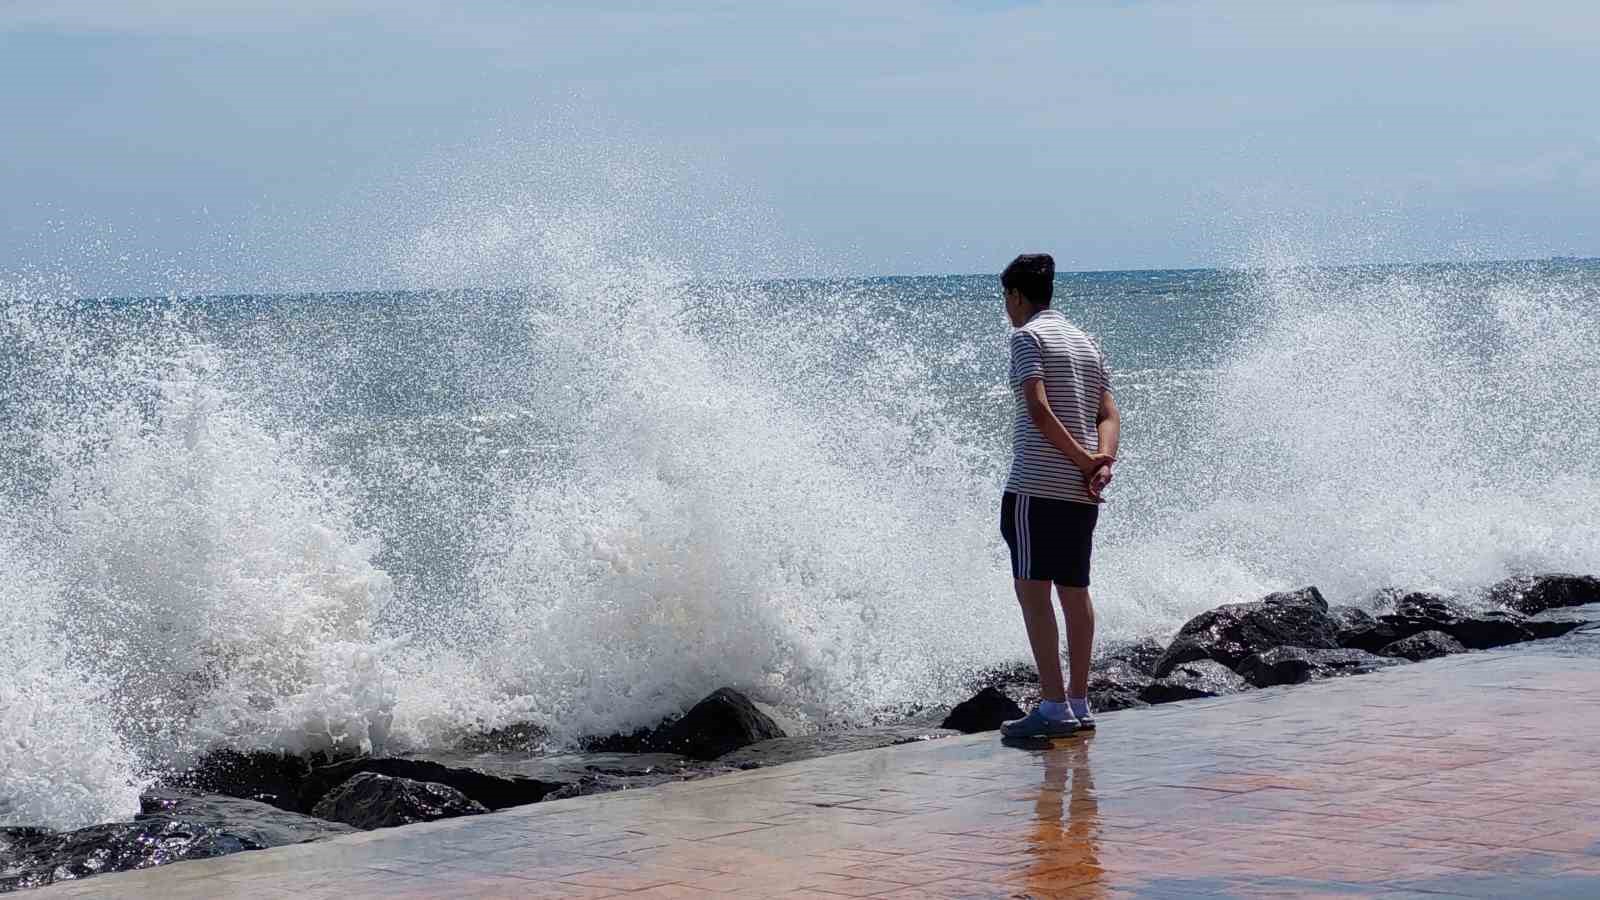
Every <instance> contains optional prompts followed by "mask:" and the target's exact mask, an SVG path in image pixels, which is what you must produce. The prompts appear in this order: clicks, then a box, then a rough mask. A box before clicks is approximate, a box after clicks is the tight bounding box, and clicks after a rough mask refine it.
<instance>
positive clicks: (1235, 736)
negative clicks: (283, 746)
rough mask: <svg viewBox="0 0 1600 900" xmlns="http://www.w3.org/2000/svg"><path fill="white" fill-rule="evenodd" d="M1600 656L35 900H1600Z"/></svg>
mask: <svg viewBox="0 0 1600 900" xmlns="http://www.w3.org/2000/svg"><path fill="white" fill-rule="evenodd" d="M1597 763H1600V663H1597V661H1596V660H1594V659H1583V658H1573V657H1566V656H1560V655H1551V654H1547V653H1527V652H1503V653H1478V654H1469V655H1465V656H1458V657H1452V658H1448V659H1443V660H1437V661H1434V662H1430V663H1423V664H1420V665H1415V666H1404V667H1401V668H1398V669H1394V670H1389V671H1386V672H1382V673H1379V674H1375V675H1369V676H1363V677H1359V678H1350V679H1343V680H1339V681H1333V682H1324V683H1320V684H1314V685H1306V686H1301V687H1297V688H1290V689H1275V690H1268V691H1258V692H1253V693H1248V694H1242V695H1239V696H1237V697H1231V698H1225V699H1220V700H1208V701H1196V702H1189V703H1181V704H1173V705H1168V706H1161V707H1156V708H1153V709H1145V710H1136V711H1129V712H1123V713H1115V714H1111V715H1106V716H1103V717H1102V719H1101V728H1100V731H1099V733H1098V734H1093V735H1087V736H1081V737H1074V738H1070V739H1065V740H1061V741H1058V742H1056V743H1055V744H1054V745H1052V746H1041V747H1031V748H1026V747H1024V748H1016V747H1006V746H1002V745H1001V744H1000V742H999V740H998V739H997V738H996V736H994V735H992V734H990V735H977V736H973V737H970V738H959V739H947V740H940V741H931V742H927V743H922V744H915V745H908V746H903V747H895V748H890V749H885V750H871V751H865V752H861V753H853V754H847V755H843V756H835V757H830V758H826V759H819V760H812V761H808V762H803V763H797V764H794V765H789V766H782V767H777V768H772V769H761V770H754V771H750V772H745V773H740V774H737V775H732V776H728V777H723V778H717V779H712V780H707V781H700V782H692V783H686V784H676V785H670V786H667V787H663V788H658V789H651V790H647V791H635V792H627V793H623V794H611V795H604V796H598V797H587V798H581V799H576V800H564V801H558V802H553V803H546V804H539V805H535V806H528V807H522V808H518V809H512V810H506V811H503V812H499V813H495V814H492V815H486V816H479V817H475V818H470V819H456V820H452V821H446V822H436V823H432V824H428V825H419V826H413V827H409V828H402V829H390V830H385V831H378V832H368V833H365V834H361V835H353V836H350V837H348V838H341V839H337V840H332V841H327V842H322V843H316V844H305V845H299V846H295V847H288V848H281V849H277V850H269V851H262V852H255V853H243V854H238V855H235V856H229V857H224V858H221V859H216V860H206V861H201V862H188V863H179V864H176V865H171V866H166V867H162V868H159V869H151V870H146V871H143V872H134V873H123V874H117V875H106V876H100V877H97V878H91V879H87V880H85V881H82V882H78V883H75V884H63V885H58V886H54V887H50V888H44V889H41V890H38V891H31V892H28V893H27V894H26V895H24V896H27V897H29V898H30V900H54V898H58V897H67V896H77V897H119V898H122V897H155V898H161V900H185V898H226V897H271V898H297V900H319V898H337V900H346V898H360V897H390V898H400V897H416V898H422V897H507V898H523V897H535V898H536V897H572V898H594V897H615V896H625V897H629V898H640V900H643V898H672V897H694V898H701V897H713V898H714V897H721V896H732V897H787V898H818V900H820V898H829V900H838V898H839V897H841V896H843V897H880V898H908V897H1204V896H1212V895H1220V896H1236V897H1258V896H1297V897H1307V896H1352V895H1354V896H1384V897H1389V896H1397V897H1398V896H1418V897H1438V896H1441V895H1443V896H1455V895H1460V896H1472V897H1519V898H1533V897H1600V773H1597V771H1596V767H1597Z"/></svg>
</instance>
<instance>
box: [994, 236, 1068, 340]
mask: <svg viewBox="0 0 1600 900" xmlns="http://www.w3.org/2000/svg"><path fill="white" fill-rule="evenodd" d="M1055 287H1056V261H1055V260H1054V259H1052V258H1051V256H1050V254H1048V253H1024V254H1022V255H1021V256H1019V257H1017V258H1016V259H1013V260H1012V261H1011V265H1009V266H1006V270H1005V271H1004V272H1001V273H1000V288H1001V290H1003V291H1005V295H1006V311H1007V312H1008V313H1010V314H1011V318H1012V320H1013V323H1014V324H1019V325H1020V324H1021V322H1016V319H1017V318H1018V316H1019V315H1020V314H1021V313H1022V312H1023V309H1022V303H1024V302H1025V303H1028V304H1031V305H1032V306H1033V307H1034V308H1035V309H1046V308H1048V307H1049V306H1050V298H1051V296H1053V295H1054V293H1055ZM1022 321H1023V322H1026V321H1027V318H1026V316H1024V317H1023V318H1022Z"/></svg>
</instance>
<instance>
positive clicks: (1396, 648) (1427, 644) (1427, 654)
mask: <svg viewBox="0 0 1600 900" xmlns="http://www.w3.org/2000/svg"><path fill="white" fill-rule="evenodd" d="M1466 651H1467V648H1466V646H1465V645H1463V644H1462V643H1461V642H1460V641H1458V640H1456V639H1455V638H1453V637H1451V636H1450V635H1448V634H1445V633H1444V632H1442V631H1419V632H1417V633H1416V634H1413V635H1412V636H1410V637H1408V638H1401V639H1400V640H1398V641H1395V642H1393V643H1391V644H1386V645H1385V646H1384V647H1383V648H1382V649H1381V650H1379V651H1378V654H1379V655H1380V656H1395V657H1399V658H1400V659H1409V660H1411V661H1412V662H1421V661H1422V660H1424V659H1437V658H1438V657H1441V656H1448V655H1449V654H1451V653H1465V652H1466Z"/></svg>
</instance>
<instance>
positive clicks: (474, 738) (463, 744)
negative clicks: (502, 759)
mask: <svg viewBox="0 0 1600 900" xmlns="http://www.w3.org/2000/svg"><path fill="white" fill-rule="evenodd" d="M548 737H549V734H548V733H547V732H546V731H545V730H544V729H543V728H541V727H540V726H538V725H535V724H533V723H531V722H522V723H519V724H516V725H507V726H506V727H504V728H496V729H493V730H491V731H474V732H464V733H462V734H460V735H458V736H456V738H455V740H452V741H450V742H449V746H452V747H455V748H456V749H458V750H461V751H463V752H467V753H505V754H512V753H537V752H538V751H539V749H540V748H541V747H542V746H543V745H544V742H545V740H546V738H548Z"/></svg>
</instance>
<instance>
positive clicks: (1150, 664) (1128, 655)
mask: <svg viewBox="0 0 1600 900" xmlns="http://www.w3.org/2000/svg"><path fill="white" fill-rule="evenodd" d="M1166 652H1167V648H1166V645H1165V644H1163V643H1161V642H1160V641H1158V640H1156V639H1155V638H1142V639H1140V640H1137V641H1134V642H1133V643H1131V644H1121V645H1118V646H1112V647H1108V648H1106V650H1105V651H1104V652H1102V653H1101V654H1100V655H1099V656H1097V657H1095V659H1094V662H1093V663H1091V664H1090V669H1091V670H1093V669H1095V668H1100V667H1109V666H1112V665H1122V666H1126V667H1127V668H1129V669H1131V670H1133V671H1135V672H1143V673H1144V674H1146V675H1151V676H1154V675H1155V674H1156V665H1157V664H1158V663H1159V662H1161V657H1162V656H1163V655H1164V654H1165V653H1166Z"/></svg>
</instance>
